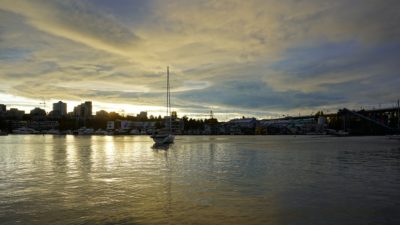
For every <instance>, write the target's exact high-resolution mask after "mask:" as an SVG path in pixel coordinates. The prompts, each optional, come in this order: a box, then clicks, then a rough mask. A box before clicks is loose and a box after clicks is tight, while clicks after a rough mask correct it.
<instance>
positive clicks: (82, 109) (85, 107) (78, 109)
mask: <svg viewBox="0 0 400 225" xmlns="http://www.w3.org/2000/svg"><path fill="white" fill-rule="evenodd" d="M74 115H75V116H77V117H84V118H88V117H91V116H92V102H90V101H87V102H84V103H82V104H80V105H77V106H75V107H74Z"/></svg>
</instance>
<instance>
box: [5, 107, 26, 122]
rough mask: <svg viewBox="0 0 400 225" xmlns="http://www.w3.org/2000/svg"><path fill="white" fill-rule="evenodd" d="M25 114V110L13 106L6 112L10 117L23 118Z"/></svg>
mask: <svg viewBox="0 0 400 225" xmlns="http://www.w3.org/2000/svg"><path fill="white" fill-rule="evenodd" d="M24 115H25V111H22V110H18V109H16V108H11V109H10V110H8V111H7V112H6V117H7V118H9V119H16V120H21V119H22V118H23V117H24Z"/></svg>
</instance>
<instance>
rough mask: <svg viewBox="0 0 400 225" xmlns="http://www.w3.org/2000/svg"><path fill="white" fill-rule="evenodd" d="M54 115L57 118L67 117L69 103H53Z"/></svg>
mask: <svg viewBox="0 0 400 225" xmlns="http://www.w3.org/2000/svg"><path fill="white" fill-rule="evenodd" d="M53 114H54V115H57V116H65V115H67V103H64V102H62V101H59V102H57V103H53Z"/></svg>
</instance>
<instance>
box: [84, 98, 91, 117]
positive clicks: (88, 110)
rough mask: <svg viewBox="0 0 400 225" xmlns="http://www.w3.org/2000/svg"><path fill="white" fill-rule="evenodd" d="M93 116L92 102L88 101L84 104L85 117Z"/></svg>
mask: <svg viewBox="0 0 400 225" xmlns="http://www.w3.org/2000/svg"><path fill="white" fill-rule="evenodd" d="M91 116H92V102H90V101H87V102H85V103H84V113H83V117H91Z"/></svg>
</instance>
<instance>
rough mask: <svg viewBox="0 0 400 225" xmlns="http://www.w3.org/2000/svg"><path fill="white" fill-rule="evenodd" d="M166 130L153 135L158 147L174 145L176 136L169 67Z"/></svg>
mask: <svg viewBox="0 0 400 225" xmlns="http://www.w3.org/2000/svg"><path fill="white" fill-rule="evenodd" d="M166 120H167V121H166V124H167V125H168V126H167V127H166V129H164V130H160V131H157V132H155V133H154V134H153V135H151V138H153V141H154V142H155V144H156V145H165V144H171V143H174V140H175V135H174V134H173V132H172V117H171V93H170V86H169V67H167V116H166Z"/></svg>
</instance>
